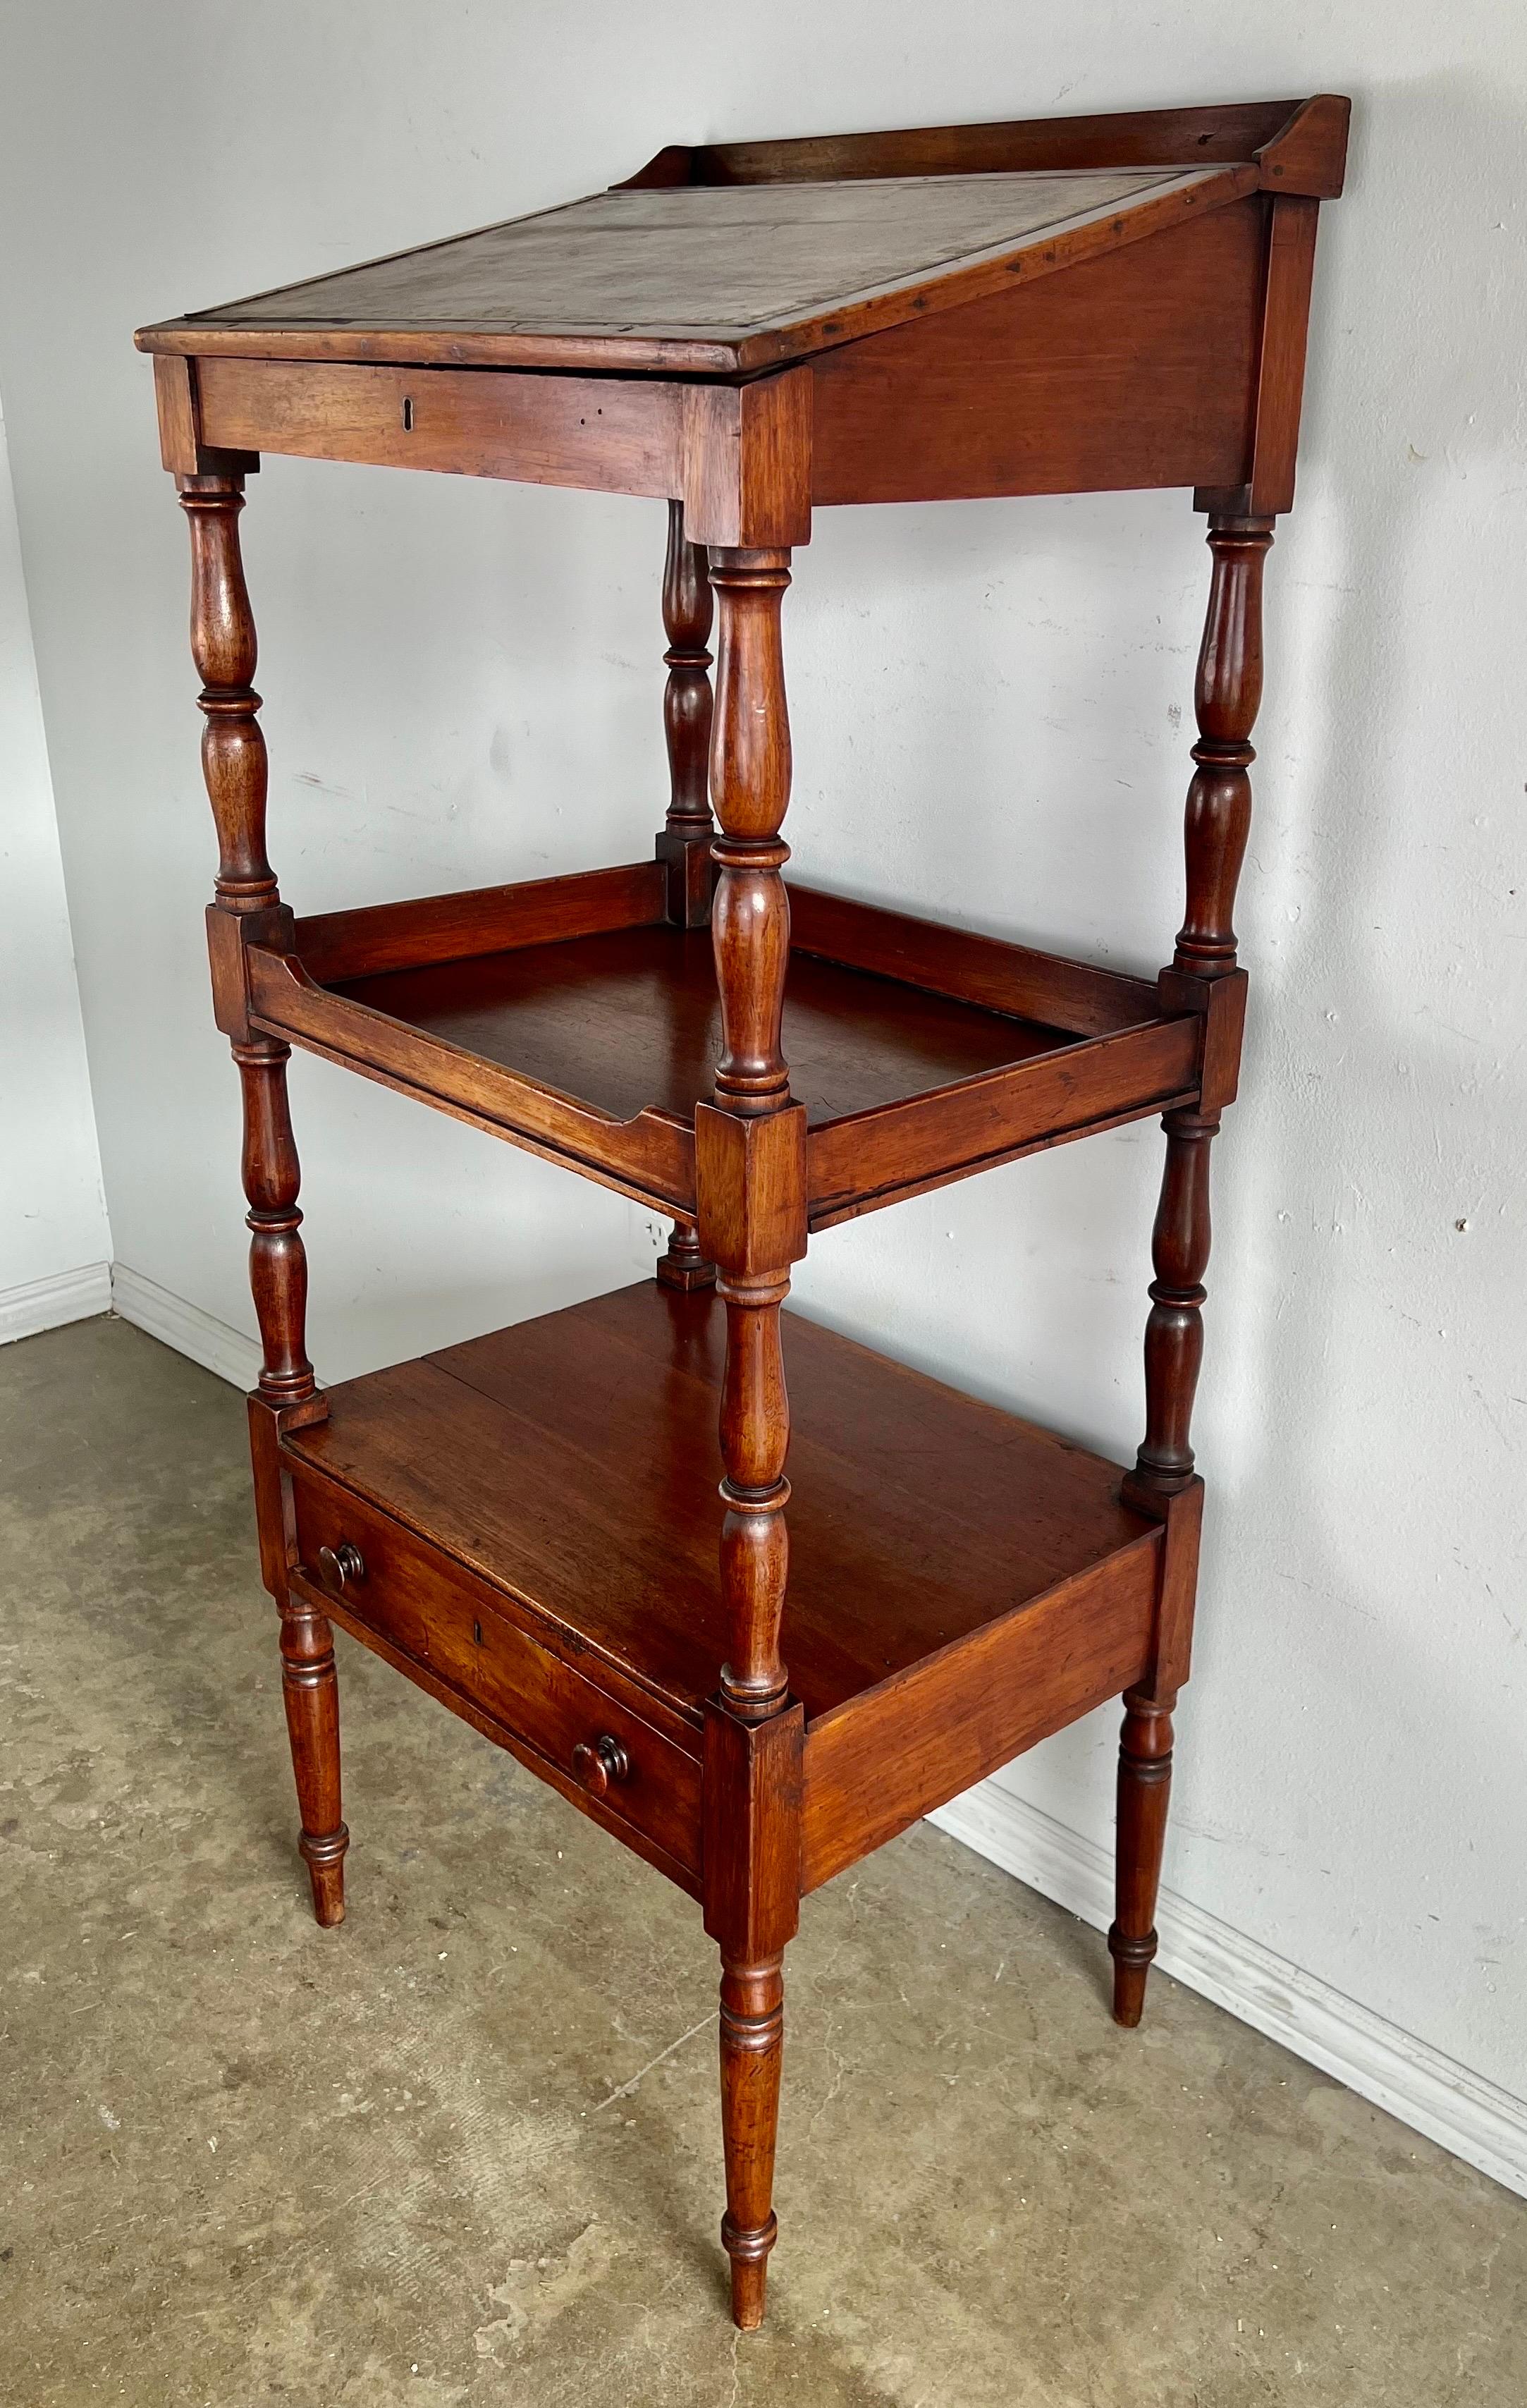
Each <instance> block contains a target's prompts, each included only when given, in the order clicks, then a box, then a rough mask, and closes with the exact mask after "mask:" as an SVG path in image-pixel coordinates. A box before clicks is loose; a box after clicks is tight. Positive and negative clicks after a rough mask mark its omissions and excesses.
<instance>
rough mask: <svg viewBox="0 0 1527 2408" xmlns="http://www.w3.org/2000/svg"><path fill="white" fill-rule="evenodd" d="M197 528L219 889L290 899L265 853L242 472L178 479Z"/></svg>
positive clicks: (195, 639) (236, 904)
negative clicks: (242, 542)
mask: <svg viewBox="0 0 1527 2408" xmlns="http://www.w3.org/2000/svg"><path fill="white" fill-rule="evenodd" d="M176 486H177V490H178V493H179V496H180V508H181V509H183V510H184V512H185V514H186V519H187V522H188V523H189V525H190V528H191V652H192V658H193V660H194V662H195V664H196V667H197V670H198V672H199V673H200V676H201V681H202V690H201V693H200V694H199V695H198V696H197V706H198V708H199V709H200V710H201V712H202V715H203V717H204V719H205V720H206V722H207V724H206V726H205V728H204V729H203V731H202V774H203V776H204V778H205V779H206V781H207V800H208V801H209V802H210V804H211V806H212V817H213V820H214V822H215V823H216V825H217V831H218V873H217V882H216V886H215V889H214V892H215V895H216V898H217V901H218V903H219V904H220V905H221V909H222V910H225V911H234V912H240V911H263V910H267V909H268V908H269V906H270V905H271V904H273V903H277V902H278V901H279V900H280V897H279V896H278V893H277V891H276V874H275V872H274V870H273V869H272V868H271V866H270V862H269V860H268V858H267V856H266V853H265V789H266V783H267V778H268V771H267V767H266V762H265V739H264V736H263V735H262V734H261V732H260V722H259V718H258V716H257V713H258V711H259V709H260V697H259V695H257V694H256V693H255V691H254V684H253V680H254V669H255V657H256V647H255V634H254V614H253V612H252V611H251V610H250V596H249V590H248V588H247V586H246V585H245V582H244V563H243V560H242V558H241V556H240V552H239V543H238V514H239V512H240V510H241V509H243V507H244V480H243V479H242V477H178V478H177V479H176Z"/></svg>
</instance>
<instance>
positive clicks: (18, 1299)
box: [0, 1263, 111, 1346]
mask: <svg viewBox="0 0 1527 2408" xmlns="http://www.w3.org/2000/svg"><path fill="white" fill-rule="evenodd" d="M110 1310H111V1266H110V1264H109V1263H82V1264H81V1265H80V1267H79V1269H78V1270H75V1271H54V1272H53V1274H52V1275H51V1277H50V1278H49V1279H38V1280H23V1281H22V1283H21V1286H20V1287H7V1288H3V1289H0V1346H8V1345H9V1344H10V1342H11V1340H12V1339H15V1338H36V1336H37V1334H38V1332H39V1331H40V1330H44V1329H58V1328H60V1327H62V1326H63V1324H64V1322H66V1321H90V1320H92V1319H93V1317H94V1315H95V1314H96V1313H98V1312H110Z"/></svg>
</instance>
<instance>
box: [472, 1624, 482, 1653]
mask: <svg viewBox="0 0 1527 2408" xmlns="http://www.w3.org/2000/svg"><path fill="white" fill-rule="evenodd" d="M472 1636H473V1638H474V1640H475V1641H477V1644H478V1646H479V1647H480V1646H481V1645H482V1625H481V1623H480V1622H474V1624H473V1625H472Z"/></svg>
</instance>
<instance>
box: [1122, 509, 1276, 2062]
mask: <svg viewBox="0 0 1527 2408" xmlns="http://www.w3.org/2000/svg"><path fill="white" fill-rule="evenodd" d="M1272 540H1273V522H1272V521H1271V519H1265V518H1225V517H1211V518H1210V521H1209V534H1208V543H1209V550H1210V552H1211V553H1212V555H1213V561H1214V567H1213V574H1212V578H1211V581H1210V587H1209V603H1208V611H1207V615H1206V621H1205V626H1204V640H1203V643H1202V645H1201V647H1200V649H1199V654H1198V675H1197V680H1196V683H1195V688H1194V703H1195V708H1196V711H1197V717H1198V741H1197V743H1196V744H1195V745H1194V746H1193V749H1192V757H1193V762H1194V769H1193V775H1192V782H1191V784H1190V786H1189V788H1188V801H1187V810H1186V814H1185V821H1184V854H1185V867H1186V876H1187V910H1186V913H1185V915H1184V918H1183V923H1182V926H1181V928H1180V930H1179V931H1178V933H1177V949H1176V952H1175V953H1174V955H1173V959H1172V968H1171V971H1170V972H1169V973H1167V974H1166V976H1167V978H1168V979H1169V980H1170V981H1171V982H1172V983H1173V992H1174V994H1175V995H1176V996H1177V997H1178V999H1179V1000H1181V1001H1192V1002H1194V1003H1195V1004H1196V1008H1198V1009H1200V1010H1202V1011H1204V1012H1205V1014H1206V1056H1207V1054H1208V1043H1207V1032H1208V1031H1209V1030H1210V1029H1212V1027H1213V1025H1214V1015H1215V1011H1216V1006H1217V1004H1218V1003H1219V1002H1220V1001H1221V1000H1222V999H1223V998H1222V997H1217V996H1215V995H1214V994H1212V993H1211V992H1210V990H1211V989H1212V988H1214V987H1216V986H1217V985H1220V984H1221V983H1222V982H1229V981H1232V980H1234V979H1235V978H1236V977H1237V975H1238V973H1237V969H1236V960H1235V928H1234V908H1235V889H1236V884H1237V882H1238V880H1239V877H1240V870H1241V863H1242V861H1243V860H1244V859H1245V856H1246V843H1247V838H1248V835H1249V831H1250V824H1251V779H1250V768H1251V764H1252V762H1253V760H1254V759H1255V758H1256V755H1255V753H1253V751H1252V749H1251V740H1250V739H1251V730H1252V727H1253V725H1254V724H1255V722H1256V716H1257V710H1258V706H1259V705H1260V703H1261V700H1262V575H1263V562H1264V561H1265V559H1266V556H1267V552H1268V550H1269V548H1270V546H1271V544H1272ZM1195 991H1196V992H1195ZM1238 1046H1239V1020H1238V1018H1237V1019H1236V1020H1235V1022H1234V1052H1238ZM1217 1076H1218V1077H1219V1078H1220V1082H1221V1086H1220V1088H1215V1087H1214V1086H1213V1084H1212V1082H1211V1081H1210V1080H1209V1079H1208V1078H1206V1082H1205V1089H1206V1092H1205V1095H1204V1096H1203V1097H1202V1098H1201V1099H1200V1101H1199V1102H1198V1103H1197V1104H1195V1105H1190V1106H1188V1107H1187V1108H1186V1109H1185V1110H1183V1111H1176V1112H1168V1113H1167V1114H1166V1116H1165V1118H1164V1119H1163V1123H1162V1126H1163V1130H1164V1131H1165V1134H1166V1163H1165V1168H1164V1170H1163V1177H1162V1190H1161V1200H1160V1203H1159V1204H1158V1206H1157V1210H1156V1220H1155V1226H1154V1229H1153V1231H1152V1236H1151V1259H1152V1266H1153V1269H1154V1272H1155V1276H1154V1278H1153V1280H1152V1281H1151V1283H1150V1312H1149V1318H1148V1320H1147V1323H1146V1336H1145V1383H1146V1434H1145V1438H1144V1440H1143V1441H1142V1443H1141V1446H1140V1450H1139V1453H1138V1455H1137V1456H1136V1458H1135V1469H1134V1471H1133V1472H1132V1473H1131V1475H1130V1477H1129V1479H1128V1481H1127V1482H1126V1484H1125V1495H1126V1497H1127V1498H1128V1499H1129V1500H1130V1502H1132V1503H1134V1504H1135V1505H1138V1506H1141V1507H1143V1508H1144V1509H1145V1510H1146V1511H1147V1512H1155V1513H1157V1514H1158V1515H1160V1516H1162V1517H1163V1519H1166V1520H1167V1523H1168V1532H1167V1545H1168V1548H1169V1549H1170V1547H1171V1546H1172V1545H1173V1544H1174V1543H1177V1544H1186V1545H1189V1546H1192V1547H1193V1548H1196V1536H1197V1523H1196V1516H1192V1517H1189V1520H1188V1522H1187V1523H1186V1524H1185V1525H1184V1527H1185V1528H1186V1530H1187V1531H1188V1532H1189V1533H1190V1535H1189V1536H1187V1537H1186V1538H1183V1539H1177V1540H1174V1533H1173V1527H1172V1506H1173V1500H1174V1499H1176V1498H1180V1497H1182V1496H1183V1493H1184V1492H1185V1491H1186V1490H1187V1489H1188V1488H1189V1487H1190V1486H1191V1485H1192V1484H1193V1483H1194V1477H1195V1475H1194V1471H1193V1450H1192V1440H1191V1435H1190V1433H1191V1428H1192V1411H1193V1398H1194V1395H1195V1393H1196V1391H1197V1387H1198V1373H1199V1366H1200V1364H1201V1362H1202V1360H1203V1354H1204V1322H1203V1307H1204V1300H1205V1288H1204V1274H1205V1272H1206V1269H1207V1268H1208V1259H1209V1243H1210V1237H1211V1228H1210V1220H1209V1148H1210V1146H1211V1144H1212V1143H1213V1140H1214V1138H1215V1136H1216V1133H1217V1132H1218V1130H1219V1127H1220V1100H1219V1096H1220V1092H1223V1093H1225V1094H1227V1095H1228V1094H1233V1093H1234V1054H1232V1058H1231V1059H1230V1061H1229V1065H1228V1069H1227V1068H1224V1067H1223V1066H1221V1068H1220V1071H1219V1072H1218V1073H1217ZM1192 1569H1193V1567H1192V1564H1190V1566H1189V1568H1188V1574H1187V1577H1188V1580H1189V1583H1190V1597H1191V1580H1192ZM1165 1578H1166V1574H1165V1572H1164V1571H1163V1586H1164V1584H1165ZM1174 1578H1175V1579H1176V1580H1177V1582H1178V1584H1180V1582H1181V1580H1182V1578H1183V1574H1182V1571H1181V1569H1180V1567H1179V1568H1177V1570H1176V1572H1175V1573H1174ZM1189 1619H1190V1621H1191V1611H1190V1615H1189ZM1181 1643H1183V1644H1185V1640H1184V1641H1183V1642H1181ZM1176 1702H1177V1690H1176V1685H1175V1680H1169V1679H1167V1678H1165V1677H1158V1678H1157V1680H1156V1681H1155V1683H1154V1684H1152V1685H1151V1686H1149V1687H1148V1688H1146V1689H1142V1690H1132V1691H1131V1692H1130V1693H1129V1696H1128V1697H1127V1698H1126V1699H1125V1714H1124V1729H1123V1736H1122V1739H1121V1742H1120V1756H1119V1846H1118V1914H1117V1918H1116V1920H1115V1923H1114V1926H1113V1928H1112V1930H1111V1931H1110V1932H1109V1934H1108V1945H1109V1948H1110V1949H1111V1950H1112V1952H1113V1957H1114V2014H1115V2016H1116V2018H1117V2019H1118V2021H1119V2022H1120V2023H1121V2024H1130V2025H1133V2024H1137V2023H1138V2022H1139V2020H1140V2014H1141V2009H1142V2006H1143V2003H1144V1999H1145V1984H1146V1973H1147V1971H1148V1969H1149V1964H1150V1960H1151V1958H1152V1957H1154V1955H1155V1953H1156V1933H1155V1928H1154V1916H1155V1910H1156V1893H1157V1889H1158V1886H1159V1884H1160V1880H1161V1866H1162V1850H1163V1844H1164V1841H1165V1836H1166V1803H1167V1796H1168V1792H1169V1789H1170V1785H1171V1767H1172V1721H1171V1715H1172V1709H1173V1707H1174V1706H1175V1704H1176Z"/></svg>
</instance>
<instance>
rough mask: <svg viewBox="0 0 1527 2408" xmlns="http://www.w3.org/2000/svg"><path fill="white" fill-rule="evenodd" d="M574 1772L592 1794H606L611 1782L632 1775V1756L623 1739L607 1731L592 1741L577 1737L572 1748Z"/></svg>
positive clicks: (601, 1795)
mask: <svg viewBox="0 0 1527 2408" xmlns="http://www.w3.org/2000/svg"><path fill="white" fill-rule="evenodd" d="M573 1772H574V1776H575V1778H576V1779H578V1781H580V1782H581V1783H582V1784H583V1786H584V1788H585V1789H586V1790H587V1791H588V1792H589V1795H590V1796H591V1798H603V1797H604V1796H605V1794H606V1792H607V1790H608V1788H609V1786H610V1784H611V1783H612V1782H615V1781H626V1780H629V1779H630V1776H631V1758H630V1757H629V1756H627V1754H626V1752H625V1750H624V1748H623V1747H622V1746H621V1742H620V1741H619V1740H618V1739H611V1737H610V1735H609V1733H608V1732H607V1731H606V1732H604V1733H603V1734H602V1736H601V1737H600V1738H598V1739H596V1740H595V1741H594V1742H592V1745H591V1744H590V1742H588V1741H587V1740H585V1739H580V1740H579V1741H578V1745H577V1747H575V1748H574V1750H573Z"/></svg>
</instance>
